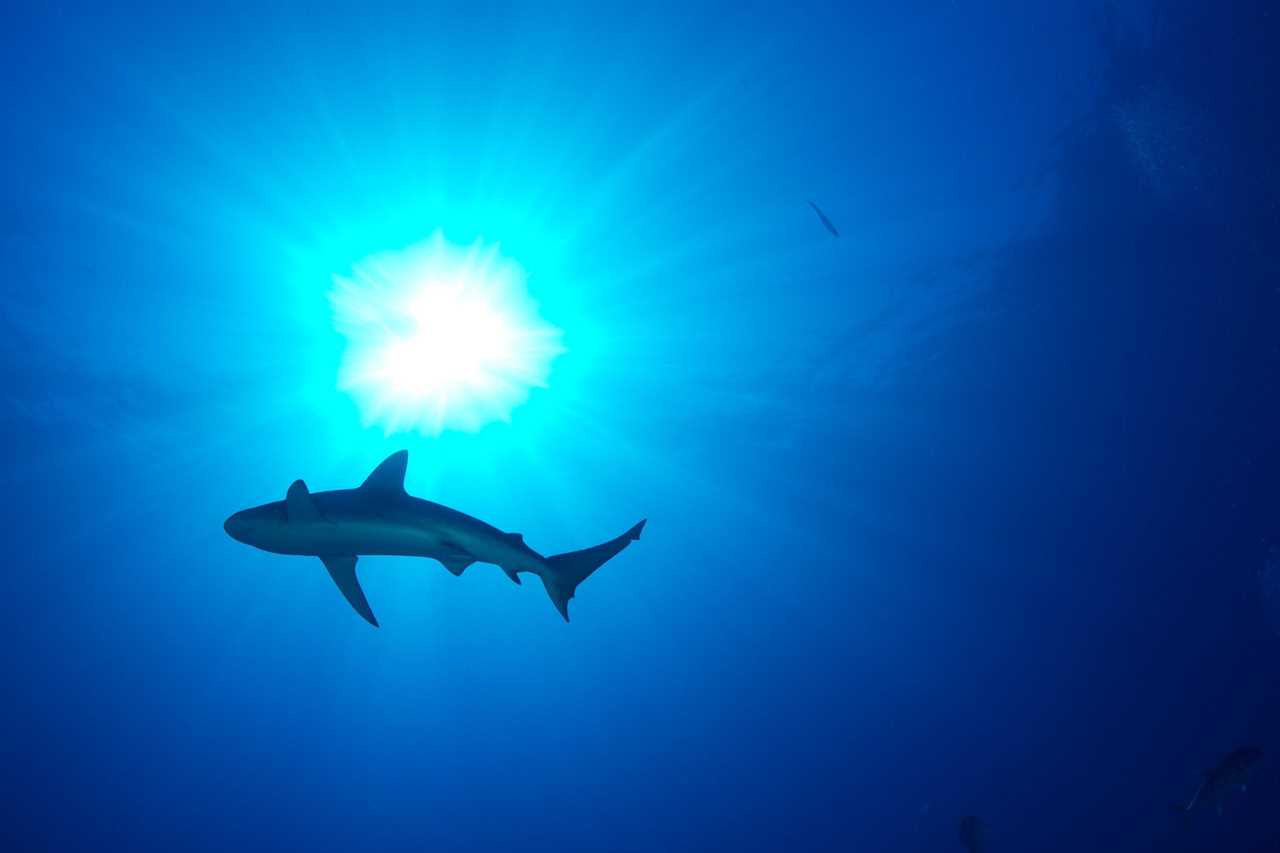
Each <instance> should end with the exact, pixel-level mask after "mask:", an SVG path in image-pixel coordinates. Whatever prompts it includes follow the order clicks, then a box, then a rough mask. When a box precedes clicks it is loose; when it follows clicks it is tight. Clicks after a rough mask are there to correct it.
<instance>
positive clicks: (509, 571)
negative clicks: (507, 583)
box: [502, 566, 520, 586]
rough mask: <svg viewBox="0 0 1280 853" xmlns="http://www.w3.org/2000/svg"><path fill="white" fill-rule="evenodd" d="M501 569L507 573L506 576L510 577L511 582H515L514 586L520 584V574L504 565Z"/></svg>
mask: <svg viewBox="0 0 1280 853" xmlns="http://www.w3.org/2000/svg"><path fill="white" fill-rule="evenodd" d="M502 570H503V571H504V572H506V573H507V577H509V578H511V582H512V583H513V584H515V585H516V586H520V576H519V575H518V574H516V570H515V569H508V568H506V567H505V566H503V567H502Z"/></svg>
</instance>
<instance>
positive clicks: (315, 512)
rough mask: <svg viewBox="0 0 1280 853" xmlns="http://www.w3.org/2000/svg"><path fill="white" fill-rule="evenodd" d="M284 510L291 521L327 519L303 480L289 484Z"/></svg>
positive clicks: (305, 522)
mask: <svg viewBox="0 0 1280 853" xmlns="http://www.w3.org/2000/svg"><path fill="white" fill-rule="evenodd" d="M284 512H285V517H286V518H288V520H289V522H290V523H298V524H309V523H313V522H317V521H324V520H325V518H324V516H323V515H321V514H320V508H319V507H317V506H316V502H315V500H314V499H312V497H311V492H309V491H308V490H307V484H306V483H304V482H302V481H301V480H294V481H293V485H291V486H289V491H288V493H286V494H285V497H284Z"/></svg>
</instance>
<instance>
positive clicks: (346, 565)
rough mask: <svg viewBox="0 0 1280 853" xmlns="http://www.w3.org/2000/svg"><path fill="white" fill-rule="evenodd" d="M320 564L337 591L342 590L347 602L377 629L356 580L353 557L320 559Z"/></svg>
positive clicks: (375, 621)
mask: <svg viewBox="0 0 1280 853" xmlns="http://www.w3.org/2000/svg"><path fill="white" fill-rule="evenodd" d="M320 562H322V563H324V567H325V568H326V569H328V570H329V577H331V578H333V582H334V583H336V584H337V585H338V589H340V590H342V594H343V596H345V597H346V599H347V602H348V603H349V604H350V605H351V606H352V607H354V608H355V609H356V612H357V613H359V614H360V615H361V616H363V617H364V620H365V621H366V622H368V623H369V624H370V625H372V626H373V627H375V628H377V627H378V620H377V619H375V618H374V617H373V609H372V608H371V607H369V601H368V599H366V598H365V597H364V590H362V589H361V588H360V581H358V580H357V579H356V558H355V557H354V556H340V557H321V558H320Z"/></svg>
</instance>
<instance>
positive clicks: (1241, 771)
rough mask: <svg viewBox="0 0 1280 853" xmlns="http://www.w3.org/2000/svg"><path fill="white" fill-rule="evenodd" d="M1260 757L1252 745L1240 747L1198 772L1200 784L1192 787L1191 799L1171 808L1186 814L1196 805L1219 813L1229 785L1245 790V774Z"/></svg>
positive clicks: (1247, 778)
mask: <svg viewBox="0 0 1280 853" xmlns="http://www.w3.org/2000/svg"><path fill="white" fill-rule="evenodd" d="M1261 759H1262V750H1261V749H1259V748H1258V747H1256V746H1242V747H1240V748H1239V749H1237V750H1235V751H1233V752H1232V753H1231V754H1230V755H1228V756H1227V757H1226V758H1224V759H1222V760H1221V761H1219V762H1218V764H1217V766H1215V767H1212V768H1210V769H1208V770H1205V771H1204V772H1203V773H1201V774H1200V775H1201V782H1200V787H1199V788H1198V789H1197V790H1196V793H1195V796H1193V797H1192V798H1191V802H1189V803H1187V804H1186V805H1185V806H1183V805H1176V806H1174V807H1173V810H1174V811H1176V812H1180V813H1181V814H1184V815H1186V814H1189V813H1190V812H1191V811H1192V810H1193V809H1195V808H1196V807H1197V806H1209V805H1211V806H1213V807H1215V808H1216V809H1217V812H1218V816H1219V817H1221V816H1222V806H1223V802H1224V801H1225V800H1226V797H1227V794H1228V793H1229V792H1230V791H1231V790H1232V789H1233V788H1239V789H1240V790H1241V791H1245V790H1247V789H1248V785H1249V776H1250V774H1251V773H1252V772H1253V769H1254V767H1255V766H1256V765H1257V763H1258V762H1259V761H1260V760H1261Z"/></svg>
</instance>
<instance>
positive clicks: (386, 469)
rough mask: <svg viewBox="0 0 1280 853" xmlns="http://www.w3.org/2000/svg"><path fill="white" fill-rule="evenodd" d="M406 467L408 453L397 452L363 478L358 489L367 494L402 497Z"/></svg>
mask: <svg viewBox="0 0 1280 853" xmlns="http://www.w3.org/2000/svg"><path fill="white" fill-rule="evenodd" d="M408 467H409V451H407V450H397V451H396V452H395V453H392V454H391V455H390V456H388V457H387V458H386V459H384V460H382V464H381V465H379V466H378V467H377V468H374V469H373V473H372V474H370V475H369V476H368V477H365V479H364V482H363V483H361V484H360V488H361V489H364V490H365V491H368V492H383V493H386V494H393V495H402V494H404V472H405V469H406V468H408Z"/></svg>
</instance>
